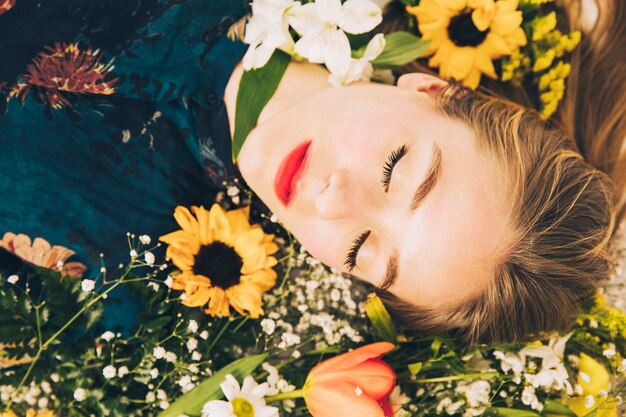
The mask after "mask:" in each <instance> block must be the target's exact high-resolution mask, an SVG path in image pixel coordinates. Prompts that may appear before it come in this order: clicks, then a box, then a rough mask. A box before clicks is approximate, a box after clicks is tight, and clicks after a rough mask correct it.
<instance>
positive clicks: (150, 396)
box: [146, 391, 156, 403]
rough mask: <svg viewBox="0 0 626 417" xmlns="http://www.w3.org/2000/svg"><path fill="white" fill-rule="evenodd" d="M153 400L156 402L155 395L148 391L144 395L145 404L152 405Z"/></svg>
mask: <svg viewBox="0 0 626 417" xmlns="http://www.w3.org/2000/svg"><path fill="white" fill-rule="evenodd" d="M155 400H156V395H154V392H152V391H150V392H149V393H147V394H146V402H149V403H153V402H154V401H155Z"/></svg>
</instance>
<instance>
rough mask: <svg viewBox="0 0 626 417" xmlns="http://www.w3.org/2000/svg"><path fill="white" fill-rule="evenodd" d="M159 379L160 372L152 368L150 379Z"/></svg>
mask: <svg viewBox="0 0 626 417" xmlns="http://www.w3.org/2000/svg"><path fill="white" fill-rule="evenodd" d="M158 377H159V370H158V369H157V368H152V369H151V370H150V378H152V379H157V378H158Z"/></svg>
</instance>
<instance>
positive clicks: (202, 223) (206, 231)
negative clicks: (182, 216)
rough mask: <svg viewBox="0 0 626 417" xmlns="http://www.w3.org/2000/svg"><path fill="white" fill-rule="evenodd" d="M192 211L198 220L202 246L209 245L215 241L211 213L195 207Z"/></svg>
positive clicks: (199, 237)
mask: <svg viewBox="0 0 626 417" xmlns="http://www.w3.org/2000/svg"><path fill="white" fill-rule="evenodd" d="M191 209H192V210H193V213H194V214H195V215H196V218H197V219H198V229H199V235H198V239H199V240H200V244H201V245H208V244H209V243H211V242H213V240H215V238H214V237H213V231H212V230H211V223H210V221H209V217H210V216H209V212H208V211H207V209H205V208H204V207H202V206H200V207H197V206H193V207H192V208H191Z"/></svg>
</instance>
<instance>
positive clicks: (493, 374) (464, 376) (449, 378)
mask: <svg viewBox="0 0 626 417" xmlns="http://www.w3.org/2000/svg"><path fill="white" fill-rule="evenodd" d="M496 376H500V373H499V372H477V373H474V374H462V375H452V376H443V377H441V378H422V379H416V380H415V381H413V382H416V383H418V384H424V383H427V382H447V381H458V380H461V379H475V378H493V377H496Z"/></svg>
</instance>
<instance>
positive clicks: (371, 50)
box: [328, 33, 386, 87]
mask: <svg viewBox="0 0 626 417" xmlns="http://www.w3.org/2000/svg"><path fill="white" fill-rule="evenodd" d="M385 43H386V41H385V36H384V35H383V34H382V33H379V34H377V35H376V36H374V37H373V38H372V39H371V40H370V41H369V43H368V44H367V46H366V47H365V53H364V54H363V56H362V57H361V58H350V66H349V67H348V71H347V72H346V73H344V74H335V73H331V74H330V76H329V77H328V81H329V82H330V83H331V84H332V85H334V86H335V87H337V86H340V85H347V84H350V83H351V82H354V81H360V80H363V81H369V80H370V78H372V74H373V72H374V67H373V66H372V64H371V63H370V62H371V61H373V60H374V59H376V58H377V57H378V56H379V55H380V54H381V53H382V52H383V50H384V49H385Z"/></svg>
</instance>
